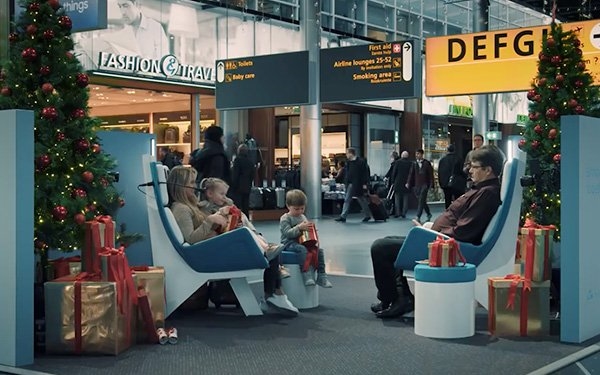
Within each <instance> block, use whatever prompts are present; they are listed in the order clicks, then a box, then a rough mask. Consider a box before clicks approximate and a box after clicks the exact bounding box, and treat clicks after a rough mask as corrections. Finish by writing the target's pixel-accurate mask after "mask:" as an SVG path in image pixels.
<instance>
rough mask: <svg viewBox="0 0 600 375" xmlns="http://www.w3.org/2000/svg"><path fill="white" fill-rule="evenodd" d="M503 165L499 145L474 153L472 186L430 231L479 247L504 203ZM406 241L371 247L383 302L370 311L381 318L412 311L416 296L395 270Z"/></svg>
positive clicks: (392, 240) (393, 240)
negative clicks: (501, 195)
mask: <svg viewBox="0 0 600 375" xmlns="http://www.w3.org/2000/svg"><path fill="white" fill-rule="evenodd" d="M503 164H504V154H503V153H502V151H500V149H499V148H497V147H496V146H489V145H488V146H483V147H480V148H479V149H477V150H473V152H472V154H471V166H470V169H469V174H470V175H471V178H472V179H473V187H472V188H471V190H469V191H467V192H466V193H465V194H463V195H461V196H460V197H459V198H457V199H456V200H455V201H454V202H452V204H451V205H450V207H448V208H447V209H446V211H444V212H443V213H442V214H441V215H440V216H439V217H438V218H437V219H436V220H435V222H433V224H432V225H431V229H433V230H434V231H437V232H440V233H443V234H445V235H447V236H449V237H453V238H454V239H456V240H457V241H461V242H469V243H472V244H476V245H477V244H480V243H481V238H482V237H483V233H484V232H485V229H486V228H487V226H488V224H489V223H490V221H491V220H492V217H493V216H494V214H495V213H496V211H497V210H498V207H499V206H500V203H501V201H500V181H499V180H498V176H500V174H501V173H502V165H503ZM417 224H418V225H420V224H419V223H417ZM404 239H405V238H404V237H398V236H395V237H385V238H380V239H378V240H375V242H373V244H372V245H371V261H372V262H373V273H374V276H375V285H376V286H377V290H378V293H377V298H378V299H379V301H380V302H378V303H374V304H373V305H372V306H371V310H372V311H373V312H374V313H375V314H376V316H377V317H378V318H394V317H397V316H400V315H403V314H405V313H407V312H410V311H412V309H413V303H412V299H413V296H412V294H411V292H410V289H409V288H408V283H407V281H406V278H405V277H404V276H403V275H402V271H401V270H399V272H398V273H397V270H396V269H395V268H394V262H395V261H396V258H397V257H398V253H399V252H400V248H401V247H402V244H403V243H404ZM407 250H409V251H410V249H407ZM397 283H398V284H399V285H396V284H397ZM397 287H398V288H397Z"/></svg>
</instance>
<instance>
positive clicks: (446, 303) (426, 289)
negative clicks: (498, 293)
mask: <svg viewBox="0 0 600 375" xmlns="http://www.w3.org/2000/svg"><path fill="white" fill-rule="evenodd" d="M474 284H475V283H474V282H472V281H471V282H465V283H447V284H442V283H428V282H423V281H415V334H417V335H419V336H425V337H431V338H440V339H457V338H462V337H471V336H473V335H474V334H475V303H474V302H475V297H474V296H475V292H474Z"/></svg>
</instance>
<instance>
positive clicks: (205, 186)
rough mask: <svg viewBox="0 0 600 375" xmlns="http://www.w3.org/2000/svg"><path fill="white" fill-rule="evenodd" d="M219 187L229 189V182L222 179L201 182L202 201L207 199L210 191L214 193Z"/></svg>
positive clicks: (210, 178)
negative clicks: (207, 193)
mask: <svg viewBox="0 0 600 375" xmlns="http://www.w3.org/2000/svg"><path fill="white" fill-rule="evenodd" d="M219 186H224V187H225V189H229V185H228V184H227V182H225V181H223V180H221V179H220V178H216V177H208V178H203V179H202V181H200V191H201V192H202V199H206V192H207V191H209V190H210V191H212V190H214V189H216V188H217V187H219Z"/></svg>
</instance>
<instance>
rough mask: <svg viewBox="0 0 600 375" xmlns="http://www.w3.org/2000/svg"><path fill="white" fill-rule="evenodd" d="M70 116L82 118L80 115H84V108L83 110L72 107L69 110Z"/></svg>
mask: <svg viewBox="0 0 600 375" xmlns="http://www.w3.org/2000/svg"><path fill="white" fill-rule="evenodd" d="M71 117H72V118H82V117H85V110H83V109H81V108H77V109H74V110H73V111H72V112H71Z"/></svg>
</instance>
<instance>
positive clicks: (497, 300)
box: [488, 219, 555, 336]
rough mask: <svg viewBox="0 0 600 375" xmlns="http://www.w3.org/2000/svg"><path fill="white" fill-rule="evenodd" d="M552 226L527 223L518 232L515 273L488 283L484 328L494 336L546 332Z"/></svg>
mask: <svg viewBox="0 0 600 375" xmlns="http://www.w3.org/2000/svg"><path fill="white" fill-rule="evenodd" d="M554 230H555V227H554V226H542V225H538V224H536V223H535V222H533V221H531V220H529V219H528V220H527V221H526V222H525V224H524V226H523V227H522V228H520V229H519V238H518V240H517V253H516V258H515V261H516V264H515V273H514V274H512V275H506V276H505V277H492V278H489V279H488V288H489V289H488V290H489V292H488V293H489V295H488V299H489V300H488V305H489V306H488V307H489V308H488V328H489V330H490V333H492V334H494V335H497V336H544V335H548V334H549V330H550V278H551V275H552V268H551V262H550V258H551V256H552V244H553V243H554V242H553V241H554V239H553V236H554Z"/></svg>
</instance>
